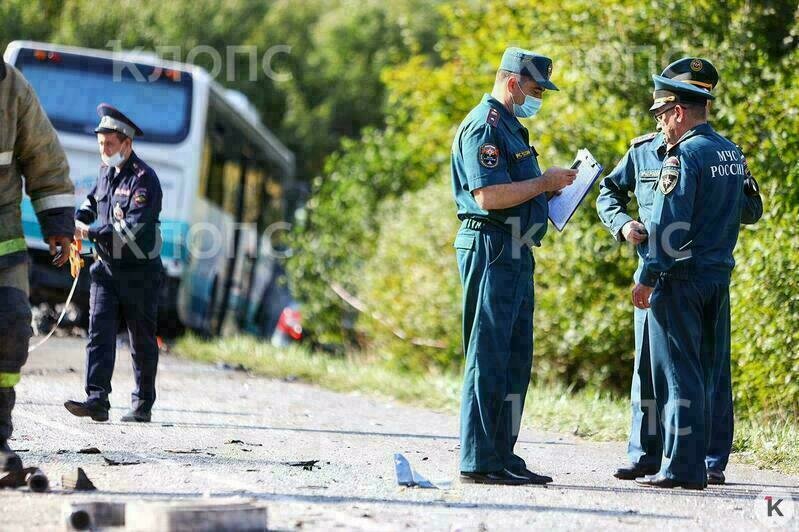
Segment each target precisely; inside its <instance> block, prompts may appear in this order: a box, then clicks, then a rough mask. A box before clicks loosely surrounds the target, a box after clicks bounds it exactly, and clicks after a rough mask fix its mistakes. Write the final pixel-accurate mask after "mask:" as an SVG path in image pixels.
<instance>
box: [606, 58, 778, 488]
mask: <svg viewBox="0 0 799 532" xmlns="http://www.w3.org/2000/svg"><path fill="white" fill-rule="evenodd" d="M661 76H663V77H666V78H670V79H677V80H680V81H684V82H686V83H689V84H691V85H694V86H696V87H699V88H702V89H706V90H708V91H712V90H713V89H714V88H715V86H716V84H717V83H718V81H719V75H718V71H717V70H716V68H715V67H714V66H713V64H712V63H711V62H710V61H708V60H707V59H703V58H698V57H686V58H683V59H679V60H677V61H675V62H673V63H671V64H670V65H669V66H667V67H666V68H665V69H664V70H663V72H662V74H661ZM708 105H710V102H708ZM665 154H666V144H665V139H664V137H663V134H662V133H649V134H647V135H642V136H640V137H636V138H635V139H633V140H632V141H631V142H630V148H629V150H628V151H627V153H626V154H625V155H624V157H623V158H622V159H621V161H619V164H618V165H616V168H614V169H613V171H612V172H610V173H609V174H608V175H607V176H606V177H605V178H604V179H603V180H602V181H601V183H600V194H599V197H598V198H597V211H598V213H599V217H600V219H601V220H602V223H603V224H605V226H606V227H607V228H608V229H609V230H610V232H611V234H612V235H613V236H614V237H615V238H616V239H617V240H619V241H625V240H626V241H628V242H630V243H632V244H634V245H636V246H637V251H638V256H639V262H638V269H637V270H636V272H635V275H634V279H635V280H636V281H638V279H639V275H640V271H641V268H642V267H643V257H644V256H645V255H646V251H647V244H646V240H647V235H646V230H645V226H646V224H647V223H648V221H649V219H650V217H651V208H652V203H653V200H654V196H655V186H654V185H655V183H656V182H657V179H658V176H659V173H660V167H661V165H662V162H663V160H664V159H665ZM744 164H746V163H745V162H744ZM747 172H748V167H747ZM744 186H745V190H746V195H745V205H744V211H743V213H742V218H741V221H742V223H744V224H753V223H755V222H757V221H758V220H759V219H760V217H761V215H762V214H763V204H762V200H761V198H760V194H759V192H758V187H757V182H756V181H755V180H754V178H753V177H752V176H751V174H748V177H747V179H746V181H745V183H744ZM630 193H633V194H635V197H636V200H637V204H638V217H639V219H638V220H634V219H633V218H632V217H631V216H630V215H629V214H628V212H627V205H628V203H629V201H630V198H629V194H630ZM647 313H648V311H647V310H645V309H638V308H636V309H635V313H634V324H635V362H634V370H633V381H632V385H631V389H630V406H631V414H632V415H631V427H630V438H629V441H628V446H627V454H628V456H629V458H630V462H631V464H630V465H629V466H626V467H622V468H619V469H618V470H617V471H616V473H615V474H614V476H615V477H616V478H619V479H624V480H633V479H635V478H638V477H643V476H645V475H647V474H652V473H655V472H657V471H658V469H659V466H660V457H661V448H660V438H659V435H658V434H657V430H656V429H657V423H656V420H655V419H654V415H655V412H654V404H655V403H654V391H653V388H652V373H651V369H650V367H651V366H650V361H649V335H648V333H647V324H646V317H647ZM714 402H715V404H714V423H713V427H712V437H711V444H710V447H709V448H708V455H707V459H706V462H707V468H708V481H709V482H711V483H716V484H720V483H724V469H725V468H726V465H727V461H728V458H729V455H730V452H731V449H732V435H733V409H732V385H731V378H730V364H729V362H728V363H726V364H725V365H724V367H723V368H722V373H721V375H720V381H719V383H718V387H717V390H716V397H715V400H714Z"/></svg>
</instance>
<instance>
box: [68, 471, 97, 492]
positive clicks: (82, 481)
mask: <svg viewBox="0 0 799 532" xmlns="http://www.w3.org/2000/svg"><path fill="white" fill-rule="evenodd" d="M61 486H62V487H63V488H64V489H65V490H74V491H94V490H96V489H97V488H96V487H95V486H94V484H93V483H92V481H91V480H89V477H87V476H86V473H85V472H84V471H83V469H82V468H80V467H79V468H78V469H77V470H76V471H75V472H74V473H67V474H66V475H64V476H62V477H61Z"/></svg>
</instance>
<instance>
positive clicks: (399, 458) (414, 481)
mask: <svg viewBox="0 0 799 532" xmlns="http://www.w3.org/2000/svg"><path fill="white" fill-rule="evenodd" d="M394 471H395V472H396V474H397V484H399V485H400V486H407V487H419V488H429V489H438V487H437V486H436V485H435V484H433V483H432V482H430V481H429V480H427V479H426V478H424V477H423V476H421V475H420V474H419V473H417V472H416V471H414V470H413V468H412V467H411V464H410V463H409V462H408V459H407V458H405V457H404V456H403V455H402V454H400V453H395V454H394Z"/></svg>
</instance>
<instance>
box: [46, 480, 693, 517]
mask: <svg viewBox="0 0 799 532" xmlns="http://www.w3.org/2000/svg"><path fill="white" fill-rule="evenodd" d="M517 489H519V490H520V491H523V490H531V491H532V490H536V489H542V488H540V487H530V488H517ZM56 493H58V492H56ZM94 493H95V494H97V495H112V496H132V497H143V496H144V497H146V498H147V499H148V500H151V499H159V498H162V497H167V498H176V497H179V498H185V499H198V498H203V497H206V495H204V494H199V493H181V492H152V491H150V492H147V493H138V492H131V491H96V492H94ZM62 494H63V495H67V494H69V492H63V493H62ZM210 496H211V497H212V498H223V497H241V496H246V497H248V498H254V499H258V500H260V501H269V502H281V501H282V502H301V503H307V504H327V505H334V504H346V505H351V504H387V505H394V506H408V507H413V506H422V507H427V508H430V507H436V508H452V509H456V510H459V509H460V510H466V509H480V510H486V511H508V512H566V513H574V514H581V515H595V516H602V517H617V518H623V517H627V518H650V519H670V520H671V519H679V520H689V519H690V518H689V517H684V516H675V515H671V514H662V513H648V512H639V511H637V510H606V509H599V508H577V507H573V506H547V505H540V504H508V503H472V502H458V501H444V500H440V499H438V500H405V499H390V498H385V499H383V498H379V497H357V496H352V495H347V496H336V495H310V494H308V495H306V494H292V493H257V492H251V491H229V492H211V493H210Z"/></svg>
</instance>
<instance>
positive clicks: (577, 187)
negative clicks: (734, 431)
mask: <svg viewBox="0 0 799 532" xmlns="http://www.w3.org/2000/svg"><path fill="white" fill-rule="evenodd" d="M577 161H580V166H579V167H577V177H576V178H575V179H574V183H572V184H571V185H569V186H568V187H566V188H564V189H563V190H561V193H560V196H553V197H552V199H550V200H549V219H550V220H551V221H552V223H553V224H554V225H555V227H556V228H557V229H558V231H563V227H564V226H565V225H566V222H568V221H569V219H570V218H571V216H572V214H574V211H576V210H577V207H579V206H580V203H581V202H582V200H583V198H584V197H585V196H586V194H588V191H589V190H591V187H592V186H593V185H594V182H595V181H596V179H597V178H598V177H599V174H601V173H602V165H601V164H599V163H598V162H596V159H594V156H593V155H591V152H589V151H588V150H587V149H585V148H582V149H580V150H579V151H578V152H577V158H576V159H575V162H577Z"/></svg>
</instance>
